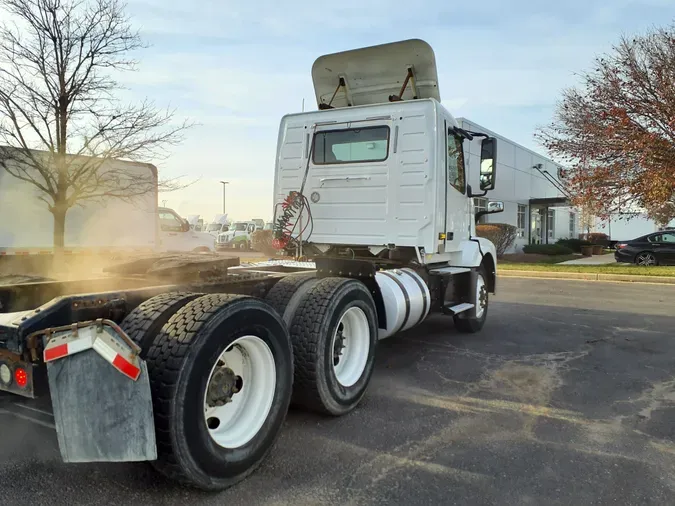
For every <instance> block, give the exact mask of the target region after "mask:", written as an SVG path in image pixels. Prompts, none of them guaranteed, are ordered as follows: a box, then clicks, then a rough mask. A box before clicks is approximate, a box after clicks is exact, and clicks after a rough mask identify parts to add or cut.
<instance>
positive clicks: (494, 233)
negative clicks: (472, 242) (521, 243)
mask: <svg viewBox="0 0 675 506" xmlns="http://www.w3.org/2000/svg"><path fill="white" fill-rule="evenodd" d="M517 233H518V229H517V228H516V227H514V226H513V225H509V224H508V223H489V224H483V225H476V235H478V237H484V238H485V239H487V240H489V241H490V242H492V244H494V245H495V249H496V250H497V257H498V258H501V257H502V255H504V253H506V251H507V250H508V249H509V248H510V247H511V246H513V243H514V242H515V240H516V236H517Z"/></svg>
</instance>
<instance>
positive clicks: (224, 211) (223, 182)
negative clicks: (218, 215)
mask: <svg viewBox="0 0 675 506" xmlns="http://www.w3.org/2000/svg"><path fill="white" fill-rule="evenodd" d="M221 183H222V185H223V214H226V213H227V210H226V209H225V189H226V188H227V185H228V184H230V182H229V181H221Z"/></svg>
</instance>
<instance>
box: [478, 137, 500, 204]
mask: <svg viewBox="0 0 675 506" xmlns="http://www.w3.org/2000/svg"><path fill="white" fill-rule="evenodd" d="M496 176H497V139H495V138H494V137H486V138H485V139H483V140H482V142H481V145H480V189H481V190H482V191H490V190H494V189H495V179H496Z"/></svg>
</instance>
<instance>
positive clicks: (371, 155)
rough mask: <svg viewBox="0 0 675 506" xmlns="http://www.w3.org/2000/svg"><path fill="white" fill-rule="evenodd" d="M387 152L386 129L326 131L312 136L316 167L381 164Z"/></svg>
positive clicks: (381, 127) (387, 128) (368, 128)
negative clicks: (346, 164) (345, 164)
mask: <svg viewBox="0 0 675 506" xmlns="http://www.w3.org/2000/svg"><path fill="white" fill-rule="evenodd" d="M388 151H389V127H387V126H374V127H363V128H350V129H343V130H326V131H322V132H317V133H316V134H315V135H314V148H313V153H312V159H313V162H314V164H315V165H330V164H338V163H360V162H381V161H383V160H386V159H387V154H388Z"/></svg>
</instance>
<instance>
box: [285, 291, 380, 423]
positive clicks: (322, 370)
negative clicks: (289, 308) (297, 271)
mask: <svg viewBox="0 0 675 506" xmlns="http://www.w3.org/2000/svg"><path fill="white" fill-rule="evenodd" d="M291 336H292V341H293V354H294V360H295V375H294V385H293V400H292V402H293V404H294V405H298V406H302V407H304V408H307V409H309V410H312V411H317V412H320V413H327V414H330V415H334V416H339V415H344V414H346V413H348V412H350V411H351V410H353V409H354V408H355V407H356V405H357V404H358V403H359V402H360V401H361V398H362V397H363V395H364V394H365V392H366V388H367V387H368V383H369V381H370V377H371V376H372V373H373V368H374V365H375V348H376V346H377V314H376V310H375V303H374V302H373V298H372V296H371V295H370V292H369V290H368V288H366V286H365V285H364V284H363V283H361V282H360V281H357V280H354V279H345V278H324V279H321V280H319V281H318V282H317V283H316V284H315V285H314V286H312V287H311V288H310V289H309V290H308V291H307V293H305V294H304V295H303V297H302V299H301V301H300V304H299V306H298V309H297V311H296V312H295V316H294V317H293V322H292V324H291Z"/></svg>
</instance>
